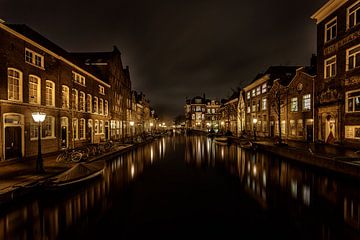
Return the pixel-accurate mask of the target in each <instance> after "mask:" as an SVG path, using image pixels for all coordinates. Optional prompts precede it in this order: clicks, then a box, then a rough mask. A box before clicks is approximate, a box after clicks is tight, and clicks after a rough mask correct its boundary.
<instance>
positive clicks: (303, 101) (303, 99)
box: [302, 93, 312, 112]
mask: <svg viewBox="0 0 360 240" xmlns="http://www.w3.org/2000/svg"><path fill="white" fill-rule="evenodd" d="M306 96H309V99H307V98H305V97H306ZM306 100H308V101H309V108H306V105H307V104H306ZM311 105H312V104H311V94H310V93H308V94H304V95H302V110H303V112H306V111H311V108H312V106H311Z"/></svg>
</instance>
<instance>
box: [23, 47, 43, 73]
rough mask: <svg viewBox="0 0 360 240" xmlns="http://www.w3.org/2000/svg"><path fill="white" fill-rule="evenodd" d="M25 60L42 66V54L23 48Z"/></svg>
mask: <svg viewBox="0 0 360 240" xmlns="http://www.w3.org/2000/svg"><path fill="white" fill-rule="evenodd" d="M25 62H27V63H29V64H31V65H34V66H36V67H39V68H44V56H42V55H40V54H38V53H36V52H34V51H32V50H30V49H28V48H25Z"/></svg>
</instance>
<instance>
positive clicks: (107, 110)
mask: <svg viewBox="0 0 360 240" xmlns="http://www.w3.org/2000/svg"><path fill="white" fill-rule="evenodd" d="M104 114H105V116H107V115H109V103H108V101H107V100H105V112H104Z"/></svg>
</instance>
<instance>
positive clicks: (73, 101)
mask: <svg viewBox="0 0 360 240" xmlns="http://www.w3.org/2000/svg"><path fill="white" fill-rule="evenodd" d="M78 97H79V91H78V90H77V89H75V88H73V89H71V108H72V109H73V110H76V111H77V110H78V109H79V108H78V104H79V98H78Z"/></svg>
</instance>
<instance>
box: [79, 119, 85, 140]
mask: <svg viewBox="0 0 360 240" xmlns="http://www.w3.org/2000/svg"><path fill="white" fill-rule="evenodd" d="M79 138H80V139H85V138H86V137H85V119H83V118H82V119H80V124H79Z"/></svg>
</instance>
